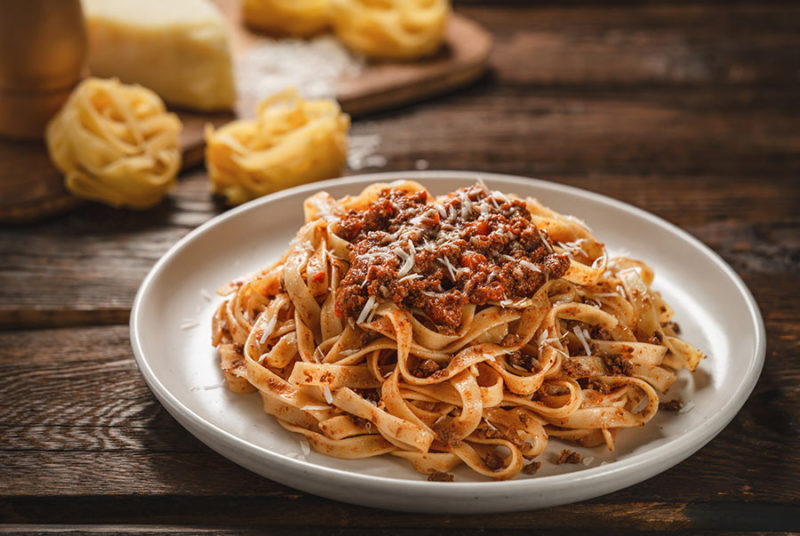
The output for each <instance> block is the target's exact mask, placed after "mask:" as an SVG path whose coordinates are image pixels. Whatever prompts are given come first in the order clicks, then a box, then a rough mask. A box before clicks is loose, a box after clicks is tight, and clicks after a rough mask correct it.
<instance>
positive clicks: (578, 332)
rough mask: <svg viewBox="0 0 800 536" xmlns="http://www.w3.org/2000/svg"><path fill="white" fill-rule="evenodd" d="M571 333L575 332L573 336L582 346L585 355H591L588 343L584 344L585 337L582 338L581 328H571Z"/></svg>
mask: <svg viewBox="0 0 800 536" xmlns="http://www.w3.org/2000/svg"><path fill="white" fill-rule="evenodd" d="M572 331H573V332H575V336H576V337H578V340H579V341H580V343H581V344H582V345H583V349H584V350H586V355H592V350H591V349H590V348H589V343H588V342H586V337H584V335H583V332H582V331H581V328H579V327H578V326H573V327H572Z"/></svg>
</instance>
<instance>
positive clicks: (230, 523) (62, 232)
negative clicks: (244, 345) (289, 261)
mask: <svg viewBox="0 0 800 536" xmlns="http://www.w3.org/2000/svg"><path fill="white" fill-rule="evenodd" d="M463 4H467V3H463ZM463 4H462V5H461V6H460V7H459V8H458V9H459V11H460V12H461V13H463V14H465V15H466V16H468V17H471V18H474V19H475V20H478V21H479V22H480V23H481V24H482V25H484V26H485V27H487V28H488V29H489V30H490V31H491V32H492V34H493V38H494V41H495V50H494V53H493V55H492V59H491V63H492V74H491V75H490V76H487V77H485V78H483V79H482V80H481V81H480V82H478V83H477V84H475V85H473V86H471V87H470V88H469V89H467V90H465V91H462V92H460V93H458V94H454V95H451V96H449V97H447V98H439V99H434V100H428V101H426V102H424V103H422V104H419V105H417V106H414V107H408V108H404V109H398V110H394V111H390V112H384V113H381V114H376V115H372V116H371V117H370V118H369V120H368V121H356V122H355V123H354V125H353V134H354V135H357V136H361V135H372V134H378V135H379V136H380V137H381V145H380V147H379V148H378V150H377V152H378V153H379V154H381V155H383V156H384V157H385V158H386V161H387V164H386V167H385V169H387V170H402V169H413V168H415V167H425V166H426V165H427V166H429V167H430V168H431V169H474V170H482V171H494V172H504V173H511V174H519V175H526V176H535V177H539V178H543V179H547V180H552V181H556V182H561V183H564V184H569V185H573V186H577V187H580V188H585V189H587V190H591V191H595V192H600V193H603V194H605V195H609V196H611V197H614V198H616V199H620V200H622V201H626V202H628V203H632V204H634V205H636V206H639V207H641V208H643V209H645V210H648V211H651V212H653V213H655V214H656V215H658V216H661V217H663V218H665V219H667V220H668V221H671V222H673V223H675V224H677V225H678V226H680V227H682V228H683V229H685V230H687V231H689V232H690V233H691V234H693V235H694V236H696V237H698V238H699V239H700V240H702V241H703V242H704V243H706V244H708V245H709V246H710V247H711V248H712V249H714V250H715V251H717V252H718V253H719V254H720V255H721V256H722V257H723V258H724V259H725V260H726V261H727V262H728V263H730V264H731V266H732V267H733V268H734V270H736V271H737V273H739V274H740V275H741V276H742V278H743V279H744V281H745V283H746V284H747V285H748V286H749V288H750V289H751V291H752V292H753V294H754V296H755V298H756V301H757V302H758V304H759V307H760V308H761V311H762V314H763V316H764V320H765V323H766V328H767V338H768V340H767V359H766V364H765V367H764V371H763V373H762V376H761V378H760V380H759V382H758V384H757V385H756V388H755V390H754V392H753V394H752V396H751V397H750V399H749V400H748V402H747V403H746V404H745V406H744V408H743V409H742V411H741V412H740V413H739V415H738V416H737V417H736V418H735V419H734V420H733V421H732V423H731V424H730V425H729V426H728V427H726V428H725V430H723V431H722V433H720V435H719V436H717V437H716V438H715V439H714V440H712V441H711V442H710V443H709V444H708V445H707V446H706V447H704V448H703V449H701V450H700V451H699V452H697V453H696V454H695V455H693V456H692V457H690V458H689V459H688V460H686V461H684V462H682V463H681V464H679V465H677V466H676V467H673V468H671V469H670V470H668V471H666V472H664V473H662V474H660V475H658V476H656V477H653V478H651V479H649V480H647V481H645V482H642V483H640V484H638V485H636V486H633V487H631V488H628V489H625V490H621V491H618V492H616V493H613V494H610V495H606V496H603V497H599V498H597V499H594V500H591V501H586V502H583V503H580V504H575V505H569V506H562V507H558V508H551V509H547V510H542V511H535V512H522V513H517V514H504V515H495V516H491V515H490V516H480V517H475V516H427V515H424V516H423V515H414V516H411V515H407V514H401V513H392V512H385V511H381V510H374V509H368V508H361V507H356V506H351V505H347V504H343V503H338V502H334V501H329V500H326V499H321V498H317V497H313V496H310V495H307V494H305V493H301V492H298V491H295V490H292V489H289V488H287V487H285V486H282V485H280V484H277V483H274V482H271V481H269V480H266V479H263V478H261V477H258V476H256V475H254V474H252V473H250V472H248V471H246V470H244V469H241V468H239V467H238V466H236V465H234V464H232V463H231V462H228V461H227V460H225V459H224V458H222V457H220V456H219V455H217V454H215V453H214V452H212V451H211V450H210V449H208V448H207V447H205V446H204V445H203V444H202V443H200V442H199V441H197V440H196V439H194V437H193V436H191V435H190V434H189V433H188V432H186V431H185V430H184V429H183V428H182V427H180V426H179V425H178V424H177V423H176V422H175V421H174V420H173V419H172V418H171V417H170V416H169V415H168V414H167V413H166V411H165V410H164V409H163V408H162V407H161V406H160V404H159V403H158V402H157V401H156V400H155V399H154V398H153V396H152V395H151V394H150V391H149V390H148V388H147V386H146V385H145V383H144V381H143V379H142V377H141V375H140V374H139V373H138V371H137V370H136V366H135V364H134V361H133V357H132V354H131V350H130V344H129V341H128V328H127V326H126V325H125V324H126V322H127V319H128V315H129V311H130V306H131V303H132V300H133V297H134V294H135V292H136V290H137V288H138V285H139V283H140V282H141V280H142V279H143V277H144V276H145V274H146V273H147V271H148V270H149V268H150V267H151V266H152V265H153V264H154V263H155V261H156V260H157V259H158V258H159V256H161V255H162V254H163V253H164V252H165V251H166V250H167V249H168V248H169V247H170V246H171V245H172V244H174V243H175V242H176V241H177V240H178V239H180V238H181V237H182V236H184V235H185V234H186V233H188V232H189V231H190V230H191V229H193V228H195V227H197V226H198V225H200V224H202V223H203V222H205V221H207V220H208V219H209V218H211V217H213V216H214V215H216V214H219V213H220V212H221V211H223V210H224V207H222V206H221V205H219V204H217V203H216V202H215V201H214V199H212V197H211V196H210V194H209V187H208V180H207V177H206V176H205V174H204V172H203V171H202V170H201V169H198V170H194V171H191V172H189V173H187V174H185V175H183V176H182V177H181V178H180V182H179V185H178V187H177V188H176V189H175V191H174V192H173V193H171V194H170V196H169V198H168V199H167V200H166V201H165V202H164V203H162V204H161V205H159V206H158V207H156V208H155V209H154V210H151V211H148V212H143V213H138V212H137V213H134V212H127V211H115V210H113V209H110V208H106V207H102V206H98V205H93V204H90V205H87V206H85V207H82V208H80V209H79V210H77V211H75V212H73V213H71V214H69V215H65V216H61V217H58V218H54V219H51V220H50V221H46V222H42V223H39V224H36V225H30V226H20V227H15V228H5V229H0V533H4V534H21V535H22V534H25V535H31V534H62V533H69V534H181V535H183V534H255V533H263V532H265V531H267V530H268V531H269V532H270V533H274V534H292V535H293V536H300V535H305V534H318V533H324V534H326V535H335V534H365V535H366V534H401V535H411V534H413V535H415V536H426V535H433V534H469V535H472V534H483V533H485V531H487V530H491V529H495V530H499V531H502V533H504V534H505V533H507V534H532V533H546V534H586V533H587V532H588V531H591V532H597V531H598V527H601V528H602V530H603V531H604V532H605V533H614V534H639V533H647V534H675V533H682V534H708V533H725V534H748V535H753V534H763V533H767V532H769V533H770V534H773V533H774V534H778V533H786V534H789V533H800V487H798V486H797V482H800V300H798V298H800V292H799V291H798V285H797V282H798V276H800V130H799V129H798V128H797V125H798V124H800V101H798V99H797V95H798V94H800V16H798V15H799V14H800V3H796V2H792V3H786V2H753V1H747V0H743V1H740V2H735V3H728V2H713V1H690V0H681V1H680V2H669V3H667V2H658V1H650V2H629V1H626V0H612V1H610V2H609V1H603V2H599V1H596V0H580V1H578V0H572V1H569V2H566V3H562V2H552V1H547V0H545V1H542V2H537V3H536V4H535V5H533V4H531V3H530V2H505V3H504V4H503V5H502V6H497V5H493V4H496V3H492V2H487V3H486V5H474V4H475V2H469V3H468V4H469V5H463ZM490 4H492V5H490ZM0 162H1V160H0ZM365 171H372V170H365ZM0 203H2V199H0ZM89 523H90V524H89ZM534 530H535V532H534Z"/></svg>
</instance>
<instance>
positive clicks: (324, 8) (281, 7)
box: [242, 0, 330, 37]
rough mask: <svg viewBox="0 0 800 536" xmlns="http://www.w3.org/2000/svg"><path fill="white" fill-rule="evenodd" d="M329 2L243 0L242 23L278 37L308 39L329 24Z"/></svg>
mask: <svg viewBox="0 0 800 536" xmlns="http://www.w3.org/2000/svg"><path fill="white" fill-rule="evenodd" d="M329 11H330V0H244V2H243V3H242V18H243V20H244V23H245V24H247V25H248V26H250V27H252V28H255V29H257V30H262V31H265V32H268V33H271V34H274V35H279V36H287V35H288V36H296V37H309V36H312V35H316V34H318V33H320V32H322V31H323V30H325V29H326V28H327V27H328V25H329V23H330V16H329Z"/></svg>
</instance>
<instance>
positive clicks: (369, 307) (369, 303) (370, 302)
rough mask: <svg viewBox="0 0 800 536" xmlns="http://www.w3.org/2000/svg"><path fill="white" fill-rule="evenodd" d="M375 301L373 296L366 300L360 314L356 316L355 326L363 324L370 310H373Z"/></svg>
mask: <svg viewBox="0 0 800 536" xmlns="http://www.w3.org/2000/svg"><path fill="white" fill-rule="evenodd" d="M375 305H376V301H375V296H370V297H369V299H368V300H367V303H366V304H364V308H363V309H361V314H359V315H358V319H357V320H356V324H363V323H364V322H365V321H366V320H367V317H368V316H369V314H370V313H371V312H372V310H373V309H374V308H375Z"/></svg>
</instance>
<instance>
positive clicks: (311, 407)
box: [300, 405, 331, 411]
mask: <svg viewBox="0 0 800 536" xmlns="http://www.w3.org/2000/svg"><path fill="white" fill-rule="evenodd" d="M300 409H301V410H303V411H327V410H329V409H331V408H329V407H328V406H314V405H308V406H303V407H301V408H300Z"/></svg>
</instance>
